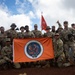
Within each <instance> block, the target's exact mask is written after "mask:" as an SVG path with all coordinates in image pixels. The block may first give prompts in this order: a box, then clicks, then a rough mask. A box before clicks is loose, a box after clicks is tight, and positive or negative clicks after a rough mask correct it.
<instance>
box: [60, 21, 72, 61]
mask: <svg viewBox="0 0 75 75" xmlns="http://www.w3.org/2000/svg"><path fill="white" fill-rule="evenodd" d="M63 25H64V29H63V30H62V31H61V34H60V37H61V39H62V41H63V43H64V53H65V56H66V61H67V62H69V59H68V58H69V47H68V41H69V39H68V34H72V30H71V28H69V27H68V21H64V23H63Z"/></svg>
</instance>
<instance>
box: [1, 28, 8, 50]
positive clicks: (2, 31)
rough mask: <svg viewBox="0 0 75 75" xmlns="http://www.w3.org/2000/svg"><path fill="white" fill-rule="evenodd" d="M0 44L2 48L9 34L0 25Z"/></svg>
mask: <svg viewBox="0 0 75 75" xmlns="http://www.w3.org/2000/svg"><path fill="white" fill-rule="evenodd" d="M0 31H1V32H0V45H1V49H2V48H3V47H4V46H5V39H6V38H7V35H6V33H5V29H4V27H0Z"/></svg>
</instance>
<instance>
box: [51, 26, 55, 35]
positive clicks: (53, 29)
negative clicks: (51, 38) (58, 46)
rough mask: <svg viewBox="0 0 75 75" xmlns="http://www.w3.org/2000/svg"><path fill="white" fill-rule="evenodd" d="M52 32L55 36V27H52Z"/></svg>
mask: <svg viewBox="0 0 75 75" xmlns="http://www.w3.org/2000/svg"><path fill="white" fill-rule="evenodd" d="M51 32H52V33H53V35H55V33H56V30H55V26H52V31H51Z"/></svg>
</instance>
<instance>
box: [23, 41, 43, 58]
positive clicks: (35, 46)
mask: <svg viewBox="0 0 75 75" xmlns="http://www.w3.org/2000/svg"><path fill="white" fill-rule="evenodd" d="M24 52H25V54H26V56H27V57H28V58H30V59H37V58H39V57H40V56H41V55H42V53H43V47H42V44H41V43H40V42H38V41H35V40H32V41H29V42H28V43H27V44H26V45H25V49H24Z"/></svg>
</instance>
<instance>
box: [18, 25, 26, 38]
mask: <svg viewBox="0 0 75 75" xmlns="http://www.w3.org/2000/svg"><path fill="white" fill-rule="evenodd" d="M20 30H21V32H18V34H17V36H18V38H20V39H23V38H24V34H25V32H24V31H25V27H23V26H21V27H20Z"/></svg>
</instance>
